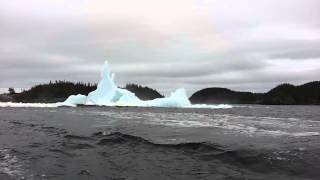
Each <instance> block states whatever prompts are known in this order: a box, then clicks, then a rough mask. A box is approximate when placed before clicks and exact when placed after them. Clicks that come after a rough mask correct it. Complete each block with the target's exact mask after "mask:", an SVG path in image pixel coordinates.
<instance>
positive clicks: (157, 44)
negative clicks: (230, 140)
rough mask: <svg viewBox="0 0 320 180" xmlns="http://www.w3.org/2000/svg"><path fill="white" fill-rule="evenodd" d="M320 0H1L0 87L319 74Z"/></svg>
mask: <svg viewBox="0 0 320 180" xmlns="http://www.w3.org/2000/svg"><path fill="white" fill-rule="evenodd" d="M319 9H320V1H319V0H0V77H1V81H0V88H7V87H21V88H29V87H31V86H32V85H35V84H39V83H45V82H48V81H49V80H70V81H84V82H97V81H98V80H99V71H100V68H101V66H102V64H103V62H104V61H105V60H108V61H109V64H110V65H111V69H112V71H113V72H114V73H115V74H116V76H115V79H116V83H117V84H118V85H124V84H126V83H139V84H142V85H147V86H150V87H152V88H156V89H158V90H160V91H161V92H163V93H167V92H169V91H171V90H174V89H176V88H179V87H185V88H186V89H187V91H188V94H189V95H190V94H191V93H193V92H194V91H196V90H199V89H201V88H204V87H228V88H231V89H235V90H250V91H254V92H264V91H266V90H268V89H270V88H272V87H273V86H275V85H277V84H279V83H283V82H289V83H293V84H301V83H305V82H308V81H311V80H320V11H319Z"/></svg>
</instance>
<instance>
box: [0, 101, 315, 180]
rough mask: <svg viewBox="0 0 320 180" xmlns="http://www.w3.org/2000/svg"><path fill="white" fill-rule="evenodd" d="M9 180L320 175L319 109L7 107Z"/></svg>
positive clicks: (2, 159) (3, 170)
mask: <svg viewBox="0 0 320 180" xmlns="http://www.w3.org/2000/svg"><path fill="white" fill-rule="evenodd" d="M0 114H1V116H0V179H8V180H10V179H36V180H37V179H66V180H70V179H99V180H100V179H130V180H133V179H139V180H144V179H145V180H150V179H161V180H162V179H170V180H171V179H181V180H188V179H210V180H214V179H319V178H320V136H319V133H320V107H319V106H239V107H234V108H231V109H211V110H210V109H166V108H116V107H114V108H111V107H103V108H102V107H101V108H99V107H81V108H63V107H61V108H0Z"/></svg>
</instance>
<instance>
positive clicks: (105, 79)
mask: <svg viewBox="0 0 320 180" xmlns="http://www.w3.org/2000/svg"><path fill="white" fill-rule="evenodd" d="M114 76H115V75H114V74H113V73H111V72H110V68H109V64H108V62H107V61H105V63H104V65H103V68H102V71H101V81H100V82H99V84H98V86H97V89H96V90H94V91H92V92H90V93H89V94H88V96H85V95H81V94H78V95H71V96H69V97H68V98H67V99H66V100H65V101H64V102H63V103H62V105H66V106H76V105H99V106H142V107H191V103H190V101H189V99H188V97H187V95H186V91H185V89H183V88H180V89H177V90H176V91H175V92H173V93H171V95H170V96H168V97H164V98H157V99H153V100H146V101H143V100H141V99H139V98H138V97H137V96H136V95H135V94H134V93H133V92H130V91H128V90H126V89H122V88H119V87H117V86H116V84H115V83H114Z"/></svg>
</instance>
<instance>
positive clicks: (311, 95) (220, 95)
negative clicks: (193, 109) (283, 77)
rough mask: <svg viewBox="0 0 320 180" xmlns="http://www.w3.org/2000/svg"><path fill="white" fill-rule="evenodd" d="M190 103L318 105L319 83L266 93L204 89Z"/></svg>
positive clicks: (278, 87) (191, 98) (319, 95)
mask: <svg viewBox="0 0 320 180" xmlns="http://www.w3.org/2000/svg"><path fill="white" fill-rule="evenodd" d="M190 101H191V103H193V104H221V103H223V104H266V105H320V81H314V82H309V83H306V84H303V85H300V86H294V85H291V84H281V85H279V86H277V87H275V88H273V89H271V90H270V91H268V92H266V93H252V92H239V91H232V90H230V89H226V88H206V89H202V90H200V91H197V92H195V93H194V94H193V95H192V96H191V97H190Z"/></svg>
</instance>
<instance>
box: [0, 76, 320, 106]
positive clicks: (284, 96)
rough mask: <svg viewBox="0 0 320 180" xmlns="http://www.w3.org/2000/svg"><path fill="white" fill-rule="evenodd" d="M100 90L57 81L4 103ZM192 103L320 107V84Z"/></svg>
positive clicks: (222, 91)
mask: <svg viewBox="0 0 320 180" xmlns="http://www.w3.org/2000/svg"><path fill="white" fill-rule="evenodd" d="M96 88H97V85H96V84H90V83H81V82H78V83H73V82H68V81H55V82H49V83H48V84H40V85H36V86H34V87H32V88H31V89H29V90H25V91H22V92H21V93H15V92H14V89H13V88H10V89H9V93H5V94H0V101H2V102H8V101H11V102H25V103H27V102H28V103H54V102H61V101H64V100H65V99H66V98H68V97H69V96H70V95H73V94H84V95H87V94H88V93H89V92H91V91H93V90H95V89H96ZM123 88H124V89H127V90H129V91H131V92H133V93H135V94H136V96H137V97H139V98H140V99H142V100H152V99H156V98H162V97H164V96H163V95H162V94H161V93H159V92H158V91H157V90H155V89H152V88H149V87H146V86H141V85H137V84H127V85H126V86H125V87H123ZM189 99H190V101H191V103H192V104H266V105H320V81H314V82H309V83H306V84H303V85H299V86H294V85H291V84H281V85H279V86H277V87H275V88H273V89H271V90H270V91H268V92H266V93H252V92H240V91H233V90H230V89H227V88H219V87H212V88H205V89H202V90H199V91H197V92H195V93H194V94H192V95H191V97H190V98H189Z"/></svg>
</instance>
